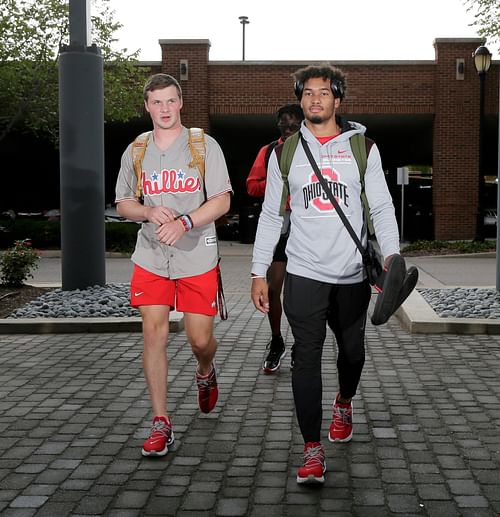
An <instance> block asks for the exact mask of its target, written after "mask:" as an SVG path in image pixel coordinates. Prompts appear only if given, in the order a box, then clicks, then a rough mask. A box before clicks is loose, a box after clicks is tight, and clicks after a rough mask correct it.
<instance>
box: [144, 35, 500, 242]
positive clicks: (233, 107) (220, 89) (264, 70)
mask: <svg viewBox="0 0 500 517" xmlns="http://www.w3.org/2000/svg"><path fill="white" fill-rule="evenodd" d="M159 43H160V46H161V56H162V59H161V63H160V62H152V63H142V64H143V65H145V66H146V65H148V66H151V69H152V70H153V71H162V72H166V73H170V74H172V75H174V76H175V77H177V78H179V79H180V82H181V85H182V88H183V92H184V98H185V104H184V108H183V123H184V124H185V125H186V126H202V127H204V128H205V129H206V130H207V132H209V133H210V134H212V135H213V136H214V137H215V138H217V140H218V141H219V142H220V143H221V146H222V147H223V149H224V152H225V154H226V158H227V161H228V165H229V169H230V174H231V178H232V181H233V184H234V186H235V191H236V196H235V203H236V204H238V205H244V204H246V203H248V202H249V200H248V199H247V198H246V197H245V195H246V194H245V192H244V181H245V178H246V175H247V173H248V170H249V168H250V166H251V164H252V162H253V159H254V157H255V154H256V153H257V151H258V149H259V148H260V147H261V146H262V145H264V144H266V143H267V142H268V141H270V140H272V139H274V138H276V128H275V119H274V113H275V111H276V110H277V108H278V107H279V106H280V105H282V104H284V103H287V102H293V101H295V98H294V96H293V89H292V79H291V74H292V73H293V72H294V71H295V70H297V69H298V68H300V67H303V66H305V65H308V64H312V63H311V62H292V61H279V62H261V61H259V62H252V61H241V62H236V61H213V62H212V61H210V60H209V50H210V42H209V41H208V40H160V42H159ZM480 44H481V40H480V39H478V38H467V39H450V38H442V39H436V40H435V42H434V47H435V56H436V57H435V60H433V61H345V62H335V63H333V64H335V65H336V66H339V67H340V68H342V70H344V72H346V74H347V80H348V89H347V96H346V99H345V100H344V102H343V104H342V110H341V111H342V112H343V113H345V114H348V118H349V119H351V120H357V121H359V122H361V123H363V124H365V125H366V126H367V128H368V130H367V135H368V136H370V137H371V138H373V139H374V140H375V141H376V142H377V144H378V146H379V147H380V150H381V154H382V158H383V165H384V169H385V170H387V171H388V182H389V185H390V188H391V191H392V192H393V197H394V200H395V205H396V208H397V213H398V218H399V211H400V204H401V202H400V201H399V195H400V194H399V192H400V190H402V188H401V187H400V186H398V185H397V182H396V169H397V167H402V166H406V165H410V164H417V165H426V166H431V167H432V171H433V174H432V199H431V201H430V204H431V207H430V208H429V209H430V210H431V211H432V215H433V218H432V229H431V230H432V231H431V233H432V236H433V237H434V238H435V239H447V240H448V239H449V240H454V239H472V238H473V237H474V234H475V222H476V214H477V201H478V178H479V125H480V124H479V110H480V107H479V95H480V87H479V79H478V75H477V72H476V70H475V68H474V62H473V58H472V53H473V52H474V50H475V49H476V48H477V47H478V46H479V45H480ZM498 73H499V64H498V63H493V64H492V66H491V68H490V70H489V72H488V74H487V77H486V83H485V84H486V89H485V132H484V133H485V140H484V142H485V145H484V147H485V174H488V175H496V174H497V147H498V145H497V129H498V102H499V99H498V88H499V84H498ZM398 189H400V190H398ZM495 190H496V189H495ZM415 196H416V197H415V199H414V201H413V202H414V203H415V202H416V203H417V204H418V202H419V198H420V196H424V192H423V191H422V192H420V193H419V192H417V193H416V194H415ZM494 197H495V198H496V195H495V196H494ZM403 204H404V203H403ZM495 206H496V205H495ZM414 223H415V224H416V225H417V226H418V219H417V220H416V221H414ZM417 237H429V235H417Z"/></svg>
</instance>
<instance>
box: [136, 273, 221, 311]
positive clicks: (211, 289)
mask: <svg viewBox="0 0 500 517" xmlns="http://www.w3.org/2000/svg"><path fill="white" fill-rule="evenodd" d="M130 305H132V307H140V306H141V305H170V308H172V309H175V310H177V311H179V312H192V313H195V314H206V315H207V316H215V315H216V314H217V267H214V268H213V269H211V270H210V271H207V272H206V273H203V274H202V275H196V276H189V277H186V278H179V279H177V280H172V279H170V278H165V277H163V276H159V275H156V274H154V273H151V272H150V271H146V270H145V269H143V268H142V267H140V266H137V265H135V266H134V271H133V273H132V279H131V280H130Z"/></svg>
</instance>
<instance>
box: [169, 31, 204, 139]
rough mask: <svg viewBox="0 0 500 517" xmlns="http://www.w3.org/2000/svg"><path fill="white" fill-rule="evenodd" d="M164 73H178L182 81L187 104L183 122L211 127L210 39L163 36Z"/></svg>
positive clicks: (188, 124) (176, 76)
mask: <svg viewBox="0 0 500 517" xmlns="http://www.w3.org/2000/svg"><path fill="white" fill-rule="evenodd" d="M159 43H160V46H161V54H162V59H161V64H162V72H164V73H166V74H170V75H172V76H174V77H175V78H176V79H177V80H178V81H179V83H180V85H181V88H182V95H183V99H184V106H183V108H182V123H183V125H184V126H186V127H201V128H203V129H205V131H207V132H209V130H210V121H209V98H210V95H209V90H208V54H209V49H210V41H209V40H206V39H199V40H198V39H196V40H188V39H183V40H174V39H162V40H160V42H159Z"/></svg>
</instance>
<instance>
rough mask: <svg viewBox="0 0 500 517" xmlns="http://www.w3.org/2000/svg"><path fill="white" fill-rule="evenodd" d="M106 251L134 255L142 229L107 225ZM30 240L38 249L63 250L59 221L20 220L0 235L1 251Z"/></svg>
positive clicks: (125, 224)
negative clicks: (138, 235)
mask: <svg viewBox="0 0 500 517" xmlns="http://www.w3.org/2000/svg"><path fill="white" fill-rule="evenodd" d="M105 224H106V226H105V232H106V251H119V252H122V253H132V251H133V250H134V247H135V242H136V239H137V231H138V230H139V228H140V225H139V224H136V223H118V222H117V223H114V222H113V223H105ZM24 239H30V240H31V242H32V245H33V247H34V248H36V249H42V250H54V249H55V250H57V249H61V224H60V222H59V221H42V220H35V219H21V218H18V219H17V220H16V221H15V223H14V225H13V227H12V228H11V229H10V231H9V232H2V233H0V249H8V248H10V247H11V246H13V245H14V242H16V241H20V240H24Z"/></svg>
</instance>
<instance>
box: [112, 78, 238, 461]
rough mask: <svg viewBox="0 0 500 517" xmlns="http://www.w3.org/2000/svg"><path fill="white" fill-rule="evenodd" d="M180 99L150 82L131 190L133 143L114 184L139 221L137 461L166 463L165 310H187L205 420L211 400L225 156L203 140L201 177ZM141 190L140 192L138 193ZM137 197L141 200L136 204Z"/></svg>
mask: <svg viewBox="0 0 500 517" xmlns="http://www.w3.org/2000/svg"><path fill="white" fill-rule="evenodd" d="M182 102H183V101H182V91H181V88H180V86H179V83H178V82H177V80H176V79H175V78H173V77H172V76H170V75H167V74H155V75H153V76H151V77H150V78H149V79H148V81H147V82H146V84H145V86H144V105H145V108H146V111H147V112H148V113H149V114H150V116H151V120H152V122H153V131H152V133H151V135H150V138H149V140H148V142H147V147H146V151H145V154H144V158H143V160H142V167H141V171H142V172H141V178H140V182H139V185H138V181H137V177H136V174H135V171H134V163H133V155H132V148H133V144H130V145H129V146H128V147H127V149H126V150H125V152H124V153H123V156H122V161H121V167H120V172H119V175H118V180H117V183H116V204H117V211H118V213H119V214H120V215H121V216H123V217H126V218H127V219H131V220H132V221H137V222H142V225H141V229H140V230H139V232H138V235H137V244H136V248H135V251H134V253H133V255H132V261H133V262H134V271H133V274H132V279H131V281H130V298H131V304H132V305H133V306H134V307H138V308H139V310H140V312H141V316H142V322H143V334H144V354H143V365H144V375H145V377H146V381H147V385H148V389H149V396H150V399H151V405H152V409H153V416H154V419H153V427H152V430H151V434H150V436H149V438H148V439H147V440H146V441H145V442H144V445H143V448H142V454H143V455H144V456H163V455H165V454H166V453H167V451H168V446H169V445H171V444H172V443H173V441H174V433H173V430H172V422H171V421H170V417H169V414H168V410H167V374H168V361H167V355H166V348H167V340H168V331H169V315H170V310H171V309H174V308H175V309H177V310H178V311H180V312H184V322H185V328H186V335H187V338H188V340H189V343H190V344H191V348H192V351H193V353H194V355H195V356H196V359H197V360H198V368H197V370H196V381H197V384H198V404H199V406H200V409H201V411H202V412H204V413H209V412H210V411H212V409H213V408H214V407H215V404H216V402H217V396H218V388H217V378H216V370H215V366H214V356H215V352H216V350H217V341H216V339H215V337H214V335H213V324H214V316H215V314H216V313H217V287H218V252H217V235H216V232H215V224H214V221H215V220H216V219H217V218H219V217H221V216H222V215H224V214H225V213H226V212H227V211H228V210H229V206H230V196H231V192H232V189H231V183H230V181H229V175H228V172H227V167H226V162H225V160H224V156H223V154H222V150H221V148H220V147H219V145H218V144H217V142H216V141H215V140H214V139H213V138H211V137H210V136H208V135H205V177H204V178H202V177H201V175H200V172H199V170H198V168H197V167H196V165H194V163H192V159H193V157H192V154H191V151H190V147H189V144H188V134H189V132H188V129H187V128H185V127H183V126H182V124H181V116H180V112H181V109H182ZM138 187H140V188H139V189H138ZM139 191H142V197H143V202H140V200H139V199H138V198H137V194H138V192H139Z"/></svg>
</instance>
